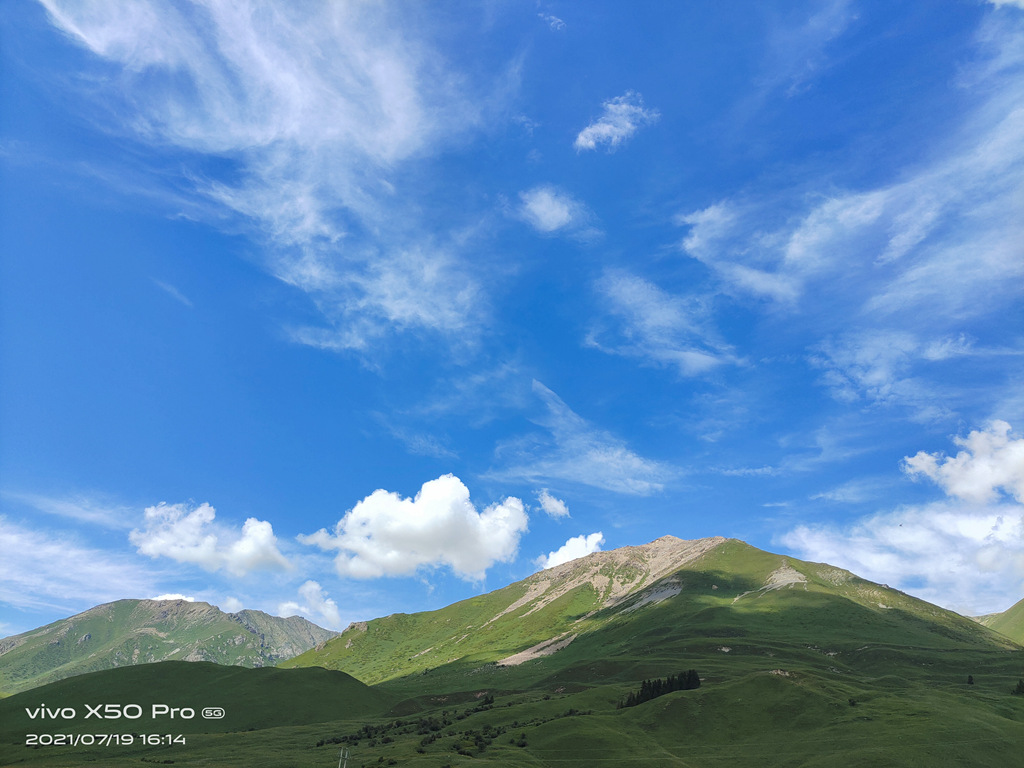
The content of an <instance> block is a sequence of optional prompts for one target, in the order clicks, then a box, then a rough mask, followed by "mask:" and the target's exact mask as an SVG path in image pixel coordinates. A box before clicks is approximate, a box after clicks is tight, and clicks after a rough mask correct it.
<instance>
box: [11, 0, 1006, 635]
mask: <svg viewBox="0 0 1024 768" xmlns="http://www.w3.org/2000/svg"><path fill="white" fill-rule="evenodd" d="M4 11H5V12H4V14H3V16H2V17H0V562H2V566H0V635H10V634H16V633H20V632H24V631H27V630H30V629H32V628H35V627H37V626H41V625H44V624H47V623H49V622H52V621H55V620H58V619H60V618H63V617H66V616H70V615H72V614H74V613H77V612H79V611H82V610H85V609H86V608H89V607H91V606H93V605H96V604H99V603H103V602H107V601H111V600H116V599H122V598H152V597H158V596H167V595H178V596H183V597H187V598H190V599H195V600H203V601H207V602H210V603H212V604H214V605H217V606H220V607H221V608H222V609H224V610H228V611H235V610H239V609H241V608H251V609H258V610H263V611H267V612H268V613H271V614H275V615H293V614H299V615H302V616H305V617H307V618H308V619H310V620H311V621H314V622H316V623H317V624H320V625H321V626H324V627H328V628H331V629H337V630H340V629H343V628H344V627H345V626H347V624H348V623H349V622H352V621H359V620H367V619H371V618H375V617H378V616H384V615H388V614H391V613H395V612H414V611H421V610H431V609H435V608H440V607H443V606H445V605H448V604H450V603H452V602H455V601H457V600H461V599H465V598H467V597H471V596H473V595H476V594H481V593H483V592H487V591H491V590H494V589H498V588H500V587H503V586H505V585H507V584H509V583H511V582H514V581H517V580H520V579H523V578H526V577H527V576H529V575H531V574H532V573H534V572H536V571H537V570H539V569H541V568H544V567H550V566H552V565H556V564H558V563H560V562H564V561H566V560H569V559H571V558H574V557H579V556H582V555H585V554H588V553H590V552H595V551H598V550H608V549H613V548H617V547H622V546H627V545H639V544H644V543H646V542H649V541H652V540H653V539H656V538H658V537H661V536H665V535H673V536H677V537H680V538H684V539H695V538H701V537H706V536H727V537H735V538H739V539H742V540H744V541H746V542H748V543H750V544H752V545H754V546H756V547H759V548H761V549H766V550H769V551H772V552H777V553H781V554H785V555H789V556H792V557H796V558H800V559H805V560H812V561H817V562H828V563H832V564H834V565H837V566H841V567H844V568H848V569H850V570H852V571H854V572H855V573H857V574H858V575H860V576H863V577H864V578H867V579H871V580H873V581H878V582H882V583H886V584H889V585H891V586H894V587H898V588H900V589H903V590H905V591H907V592H909V593H911V594H913V595H916V596H919V597H922V598H924V599H926V600H929V601H932V602H935V603H937V604H939V605H941V606H944V607H947V608H951V609H953V610H957V611H960V612H962V613H965V614H968V615H978V614H983V613H989V612H995V611H1001V610H1005V609H1006V608H1008V607H1009V606H1010V605H1012V604H1013V603H1015V602H1017V601H1018V600H1020V599H1021V598H1022V597H1024V387H1022V381H1024V2H1021V0H998V1H994V0H993V1H992V2H987V1H985V0H950V2H945V3H942V4H940V5H938V6H937V5H936V4H934V3H931V2H903V3H891V2H885V1H882V0H878V1H874V0H784V1H782V0H779V1H778V2H739V3H720V2H715V1H714V0H708V1H704V0H691V1H688V2H678V3H661V2H638V3H619V2H599V1H595V2H589V1H588V2H585V3H584V2H569V1H568V0H552V1H551V2H548V1H547V0H539V1H537V0H484V1H482V2H454V3H450V2H446V3H409V2H400V1H399V2H386V1H383V2H356V1H353V2H314V1H313V0H310V2H303V3H259V2H251V1H250V0H230V2H229V1H228V0H194V1H193V2H185V1H184V0H183V1H181V2H163V0H161V1H160V2H157V1H156V0H131V1H130V2H129V1H128V0H124V1H122V2H118V1H115V0H95V1H94V2H89V1H87V0H82V1H80V2H71V1H70V0H39V2H32V1H30V0H12V1H11V2H9V3H5V6H4Z"/></svg>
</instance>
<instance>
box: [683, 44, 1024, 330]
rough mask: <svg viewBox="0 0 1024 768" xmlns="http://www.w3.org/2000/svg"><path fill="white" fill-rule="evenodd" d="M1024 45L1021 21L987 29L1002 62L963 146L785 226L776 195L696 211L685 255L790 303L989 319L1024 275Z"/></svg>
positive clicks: (970, 119)
mask: <svg viewBox="0 0 1024 768" xmlns="http://www.w3.org/2000/svg"><path fill="white" fill-rule="evenodd" d="M1018 26H1019V25H1018ZM1022 37H1024V30H1020V29H1017V28H1016V27H1015V26H1013V25H1009V26H1008V27H1007V28H1006V29H1003V28H1000V29H998V30H993V29H992V28H991V27H989V28H988V31H987V33H985V34H984V35H983V48H985V49H986V50H987V51H988V55H989V63H988V64H986V65H978V66H977V67H975V68H974V70H972V72H973V73H974V74H973V76H974V77H975V78H976V81H975V82H971V83H968V85H969V87H970V88H971V90H973V91H975V92H977V93H978V94H983V95H984V96H983V97H981V98H980V100H979V101H978V102H977V103H976V104H975V106H974V108H973V112H972V113H970V114H969V115H968V116H967V117H966V118H965V119H964V121H963V122H962V123H961V125H960V126H959V128H958V129H957V133H955V134H954V135H953V136H947V137H943V138H944V139H945V141H946V143H947V145H948V146H949V147H950V148H951V149H950V150H948V151H945V152H943V153H941V154H940V155H938V156H936V157H935V159H933V160H932V161H930V162H926V163H923V164H922V165H920V166H918V167H915V168H907V169H903V172H902V173H900V174H899V176H898V177H897V178H896V180H894V181H892V182H890V183H884V184H881V185H878V186H875V187H871V188H866V189H861V190H849V191H835V190H831V191H829V192H826V193H822V194H821V195H820V196H817V197H816V198H809V199H808V202H807V203H803V204H801V202H800V201H796V202H793V203H792V208H793V209H794V211H795V213H794V214H793V215H792V216H791V217H790V218H789V219H788V220H787V221H785V223H783V224H781V225H780V224H779V223H778V220H777V217H778V210H779V206H778V203H777V196H776V199H774V200H772V201H769V200H767V199H764V200H762V199H758V198H756V197H754V196H746V197H743V198H742V199H741V198H740V197H738V196H737V197H736V198H732V199H725V200H721V201H718V202H716V203H714V204H712V205H709V206H707V207H705V208H703V209H701V210H697V211H691V212H687V213H684V214H682V215H681V216H680V217H679V218H678V223H679V224H680V225H683V226H686V227H688V228H689V229H688V232H687V234H686V235H685V237H684V238H683V240H682V243H681V248H682V250H683V251H684V252H685V253H687V254H688V255H689V256H691V257H693V258H695V259H697V260H699V261H701V262H702V263H704V264H705V265H707V266H708V268H709V269H710V270H711V271H712V272H713V273H714V274H715V275H716V276H717V278H718V279H719V280H720V283H721V286H722V287H723V288H724V289H725V290H727V291H730V292H734V293H735V294H737V295H744V296H754V297H757V298H761V299H765V300H768V301H771V302H774V303H776V304H777V305H780V306H782V307H788V308H790V309H796V308H799V307H802V308H804V309H806V308H807V307H808V306H810V307H814V306H820V305H821V303H822V302H829V305H830V306H832V307H834V308H836V309H838V310H839V314H840V316H842V317H847V318H849V317H851V316H853V317H858V318H866V317H871V318H875V319H878V320H891V319H893V318H897V317H898V318H900V320H901V321H906V320H907V319H908V318H909V319H911V320H913V319H914V318H915V317H917V316H920V310H922V309H924V308H927V310H928V315H927V316H928V318H929V322H930V323H933V322H934V320H933V318H936V317H940V318H944V319H945V322H946V323H949V324H952V323H955V322H957V321H959V320H963V319H964V318H970V317H974V316H977V315H979V314H985V313H988V312H989V311H990V310H991V308H992V302H993V301H1001V300H1005V299H1006V298H1007V297H1009V296H1013V295H1016V290H1015V286H1017V285H1019V283H1020V280H1021V278H1022V277H1024V246H1022V245H1021V243H1024V222H1022V219H1021V217H1020V216H1019V215H1016V214H1017V211H1018V209H1019V202H1018V201H1019V199H1020V195H1021V194H1022V191H1024V96H1022V95H1021V94H1022V93H1024V91H1022V89H1021V87H1020V85H1021V83H1022V82H1024V46H1022V45H1021V39H1022ZM967 79H968V77H967V76H966V75H965V82H966V80H967ZM965 87H967V86H965ZM940 330H942V329H940Z"/></svg>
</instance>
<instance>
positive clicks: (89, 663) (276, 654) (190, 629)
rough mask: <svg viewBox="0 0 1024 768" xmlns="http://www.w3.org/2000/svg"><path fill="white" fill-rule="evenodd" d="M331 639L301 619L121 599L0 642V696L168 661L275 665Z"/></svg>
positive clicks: (191, 604) (181, 603)
mask: <svg viewBox="0 0 1024 768" xmlns="http://www.w3.org/2000/svg"><path fill="white" fill-rule="evenodd" d="M334 635H335V633H334V632H330V631H328V630H326V629H322V628H321V627H318V626H316V625H315V624H312V623H310V622H309V621H306V620H305V619H303V618H300V617H298V616H293V617H290V618H287V619H282V618H279V617H276V616H269V615H268V614H265V613H262V612H260V611H241V612H239V613H224V612H223V611H221V610H219V609H218V608H216V607H214V606H212V605H209V604H207V603H201V602H188V601H185V600H118V601H117V602H114V603H106V604H104V605H99V606H96V607H95V608H90V609H89V610H88V611H85V612H83V613H80V614H77V615H76V616H72V617H71V618H68V619H62V620H61V621H57V622H54V623H53V624H48V625H47V626H45V627H41V628H39V629H36V630H33V631H31V632H26V633H24V634H21V635H14V636H13V637H8V638H4V639H3V640H0V695H10V694H11V693H16V692H18V691H23V690H27V689H29V688H33V687H35V686H39V685H42V684H44V683H48V682H53V681H55V680H61V679H63V678H66V677H70V676H72V675H79V674H83V673H85V672H94V671H98V670H102V669H110V668H112V667H122V666H128V665H133V664H146V663H152V662H156V661H165V660H172V659H181V660H185V661H213V662H217V663H220V664H231V665H239V666H245V667H263V666H273V665H274V664H276V663H277V662H278V661H280V660H281V659H285V658H290V657H292V656H295V655H296V654H298V653H301V652H303V651H305V650H307V649H309V648H312V647H313V646H315V645H316V644H317V643H321V642H324V641H326V640H327V639H329V638H331V637H333V636H334Z"/></svg>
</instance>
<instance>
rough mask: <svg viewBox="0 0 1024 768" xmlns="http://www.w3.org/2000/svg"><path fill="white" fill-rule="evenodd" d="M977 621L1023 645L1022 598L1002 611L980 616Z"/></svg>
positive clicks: (1023, 614)
mask: <svg viewBox="0 0 1024 768" xmlns="http://www.w3.org/2000/svg"><path fill="white" fill-rule="evenodd" d="M978 621H980V622H981V623H982V624H984V625H985V626H986V627H988V628H989V629H994V630H995V631H996V632H1001V633H1002V634H1004V635H1006V636H1007V637H1009V638H1010V639H1012V640H1015V641H1016V642H1018V643H1021V644H1022V645H1024V600H1020V601H1019V602H1017V603H1014V604H1013V605H1012V606H1010V607H1009V608H1008V609H1006V610H1005V611H1003V612H1002V613H995V614H992V615H990V616H982V617H980V618H979V619H978Z"/></svg>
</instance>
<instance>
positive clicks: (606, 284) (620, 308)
mask: <svg viewBox="0 0 1024 768" xmlns="http://www.w3.org/2000/svg"><path fill="white" fill-rule="evenodd" d="M595 288H596V290H597V292H598V293H599V294H600V295H601V298H602V299H603V302H602V307H603V308H604V310H605V311H606V312H607V313H608V314H609V315H611V316H612V317H613V318H615V320H616V321H617V324H616V326H615V328H614V329H613V330H604V329H597V328H594V329H592V330H591V331H590V332H589V333H588V335H587V338H586V340H585V344H586V345H587V346H590V347H593V348H595V349H600V350H601V351H602V352H607V353H608V354H615V355H622V356H625V357H633V358H638V359H640V360H641V361H644V362H647V363H649V364H651V365H657V366H668V367H671V368H675V369H676V370H677V371H678V372H679V375H681V376H697V375H700V374H702V373H707V372H708V371H710V370H712V369H714V368H717V367H718V366H720V365H722V364H723V363H735V362H737V360H736V358H735V356H734V355H733V354H732V351H731V350H730V348H729V347H728V345H726V344H724V343H723V342H721V341H720V340H718V339H717V336H716V334H715V333H714V332H713V331H712V330H711V328H710V324H709V322H708V316H709V311H708V307H707V301H706V300H705V299H704V298H701V297H696V296H673V295H672V294H670V293H668V292H666V291H664V290H662V289H661V288H659V287H658V286H657V285H655V284H654V283H652V282H650V281H649V280H645V279H644V278H642V277H639V276H637V275H634V274H631V273H629V272H626V271H625V270H608V271H606V272H605V273H604V275H603V276H602V277H601V278H600V279H599V280H598V281H597V282H596V284H595Z"/></svg>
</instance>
